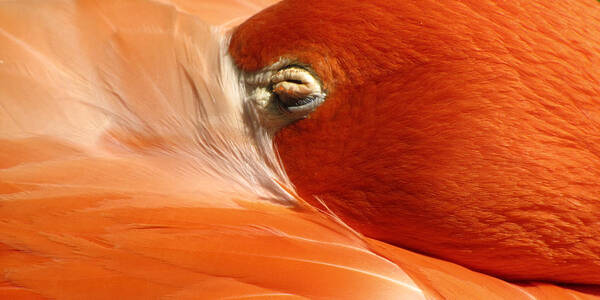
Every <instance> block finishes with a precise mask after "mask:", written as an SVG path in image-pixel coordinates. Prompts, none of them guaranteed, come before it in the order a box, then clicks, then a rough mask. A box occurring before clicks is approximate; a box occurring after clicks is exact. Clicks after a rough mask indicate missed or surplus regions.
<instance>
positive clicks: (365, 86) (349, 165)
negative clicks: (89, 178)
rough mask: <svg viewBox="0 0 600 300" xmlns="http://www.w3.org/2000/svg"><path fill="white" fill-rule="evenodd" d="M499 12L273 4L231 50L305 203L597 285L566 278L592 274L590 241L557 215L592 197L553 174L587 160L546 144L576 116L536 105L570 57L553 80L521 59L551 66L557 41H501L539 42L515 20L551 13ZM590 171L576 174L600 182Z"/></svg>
mask: <svg viewBox="0 0 600 300" xmlns="http://www.w3.org/2000/svg"><path fill="white" fill-rule="evenodd" d="M494 3H495V2H493V1H490V2H489V3H488V2H485V4H482V3H481V2H479V1H463V2H456V3H455V2H448V3H447V2H444V1H441V2H440V1H422V2H415V3H413V2H406V1H349V0H332V1H317V0H315V1H283V2H280V3H279V4H276V5H274V6H272V7H270V8H268V9H266V10H264V11H262V12H261V13H259V14H258V15H256V16H254V17H252V18H251V19H249V20H248V21H246V22H245V23H244V24H242V25H241V26H239V27H238V28H237V30H236V31H235V32H234V34H233V36H232V40H231V43H230V48H229V51H230V54H231V56H232V58H233V59H234V61H235V62H236V64H237V65H238V67H239V68H240V69H241V71H242V73H243V74H244V75H243V77H244V78H245V82H246V87H247V91H248V95H249V99H250V103H253V105H254V106H255V107H256V110H257V112H258V113H259V116H260V118H261V120H262V121H261V122H262V125H263V126H264V127H267V128H270V130H271V132H272V134H273V136H274V139H273V141H274V144H275V146H276V148H277V150H278V151H279V154H280V156H281V160H282V162H283V165H284V167H285V170H286V172H287V174H288V176H289V178H290V179H291V181H292V182H293V183H294V185H295V187H296V189H297V192H298V193H299V195H300V196H302V197H303V198H305V199H306V200H307V201H309V202H312V203H313V204H315V205H317V206H319V205H321V203H325V204H326V205H327V206H328V208H330V209H331V210H332V211H333V212H334V213H335V214H337V215H338V216H339V217H340V218H341V219H342V220H344V221H345V222H346V223H348V224H349V225H350V226H352V227H353V228H355V229H357V230H358V231H359V232H361V233H363V234H365V235H367V236H370V237H374V238H377V239H380V240H384V241H387V242H391V243H393V244H396V245H401V246H404V247H407V248H410V249H416V250H418V251H422V252H426V253H429V254H433V255H436V256H439V257H443V258H446V259H450V260H452V261H455V262H459V263H462V264H463V265H466V266H469V267H472V268H475V269H478V270H482V271H485V272H488V273H492V274H495V275H501V276H504V277H506V278H512V279H548V280H560V281H571V282H596V281H598V282H600V277H598V278H591V277H589V276H588V277H586V276H587V275H586V276H583V277H586V278H583V277H582V276H579V275H574V274H575V273H574V272H571V271H570V270H568V268H571V267H572V268H579V267H582V266H583V267H584V268H589V266H590V264H586V263H583V262H584V261H586V258H583V259H582V258H581V256H579V254H577V253H584V252H586V253H587V252H589V253H593V252H594V251H595V250H593V249H592V248H593V247H595V246H593V245H592V244H593V243H592V242H593V241H591V242H590V243H591V244H585V243H582V244H578V245H577V246H576V247H575V248H578V249H579V248H580V249H579V250H576V249H574V248H570V247H571V246H567V245H572V243H571V244H569V242H568V240H569V239H571V238H572V237H573V236H574V235H576V236H580V235H582V234H587V233H585V232H584V233H582V232H583V231H586V230H587V231H589V230H588V229H585V228H584V229H582V228H581V227H578V226H577V225H575V224H573V223H570V221H569V220H566V219H560V220H559V218H558V217H554V216H560V215H568V214H573V213H574V214H577V215H578V216H580V217H582V218H584V216H583V214H585V213H584V212H583V211H582V210H581V209H580V208H578V207H576V206H577V204H574V203H575V202H572V201H569V200H568V199H573V200H574V201H575V199H579V200H577V201H579V202H578V203H580V204H581V203H587V204H590V205H593V204H591V203H595V202H593V200H594V199H592V198H593V197H592V198H590V196H589V195H592V193H589V194H585V195H584V193H583V192H582V191H581V190H575V189H568V188H566V187H565V186H564V184H563V183H562V181H561V179H560V178H558V177H556V174H557V173H555V172H556V171H557V170H573V168H575V165H578V164H579V163H581V162H582V161H581V160H579V158H576V156H577V155H581V157H583V156H585V157H588V156H589V159H591V160H594V156H593V155H592V154H590V153H588V152H586V151H587V150H586V149H584V147H582V148H581V149H580V151H579V150H577V151H579V152H578V153H577V154H575V153H572V154H573V155H571V156H569V155H570V154H569V155H567V154H565V153H567V152H568V151H575V150H573V148H569V149H567V148H563V147H562V146H560V145H558V144H552V143H549V142H548V141H549V140H551V139H553V138H554V136H553V133H550V132H564V130H567V129H565V128H567V126H570V125H569V124H572V122H574V121H573V119H572V118H575V117H574V116H575V114H573V115H571V116H570V117H569V118H571V119H568V118H564V119H561V118H560V117H558V118H557V117H556V115H548V116H546V115H542V114H545V112H547V109H548V105H555V106H556V105H558V104H556V103H553V104H547V103H546V104H544V103H542V102H541V101H539V99H540V97H546V98H545V99H550V100H549V101H553V100H552V99H559V98H557V95H558V94H559V93H562V91H560V90H558V89H555V88H556V85H553V84H552V80H553V79H552V78H555V79H556V80H564V76H566V75H564V74H572V76H577V75H576V74H578V72H579V71H578V70H580V68H579V67H578V62H577V61H576V60H577V58H576V57H579V56H578V55H579V54H576V53H573V55H572V56H570V59H571V61H569V62H565V61H563V62H561V67H565V68H567V69H570V70H572V71H565V70H562V71H560V72H557V73H556V77H552V73H551V72H549V71H547V70H546V71H544V70H545V69H544V68H546V66H545V65H544V66H543V65H536V64H533V63H531V62H532V61H535V60H536V59H537V60H544V59H545V60H548V61H553V60H555V58H553V57H552V54H551V52H549V51H545V50H544V49H548V48H551V47H554V46H555V45H554V44H553V41H551V40H548V39H545V40H544V41H546V42H547V43H548V44H546V45H542V44H539V45H538V44H529V45H521V43H522V42H523V41H522V40H519V39H512V38H511V37H512V36H514V33H515V32H517V33H518V34H519V35H521V36H528V37H531V38H532V39H538V40H541V39H543V38H546V35H545V34H544V32H542V31H539V32H538V31H535V30H532V29H531V28H533V27H532V26H528V27H527V26H522V25H521V24H524V23H525V22H534V23H535V22H540V24H541V23H543V22H545V21H544V18H548V16H549V15H547V14H546V11H547V10H546V9H545V8H544V9H542V8H541V7H537V6H535V5H534V4H531V5H530V4H527V5H526V6H527V7H521V6H518V5H516V6H514V5H512V4H506V6H507V7H505V8H503V9H504V10H505V11H506V13H508V14H514V16H513V17H512V18H505V19H502V18H500V17H498V15H497V14H495V11H496V10H497V9H498V8H497V7H495V6H494V5H496V4H494ZM503 5H504V4H503ZM522 5H525V4H522ZM557 5H559V4H557ZM590 5H591V4H590ZM529 6H531V7H529ZM521 9H523V10H525V11H527V13H528V14H531V16H532V17H531V19H527V20H521V19H519V18H522V17H523V15H524V14H522V13H521V14H520V13H519V11H520V10H521ZM553 9H556V10H560V8H553ZM449 18H452V26H448V20H449ZM498 18H500V19H498ZM543 24H546V23H543ZM543 26H545V25H543ZM543 26H542V25H540V28H543ZM511 47H516V48H515V49H517V50H518V49H519V48H518V47H529V48H527V49H530V48H531V47H534V48H535V47H537V48H539V49H538V50H539V51H538V50H535V49H532V48H531V49H530V50H531V51H530V52H524V51H517V50H515V51H516V52H515V51H513V52H511V51H508V50H507V49H512V48H511ZM560 47H563V46H560ZM537 48H536V49H537ZM561 49H563V48H561ZM544 55H546V56H544ZM589 72H595V71H592V70H591V69H590V70H589V71H588V73H589ZM541 74H545V75H544V76H545V77H544V76H541ZM573 74H575V75H573ZM569 76H571V75H569ZM541 78H547V79H548V82H544V79H541ZM570 80H579V79H577V78H572V79H570ZM532 89H534V90H532ZM536 89H537V90H536ZM544 93H546V94H544ZM573 95H574V93H571V94H570V95H569V97H573ZM544 107H545V108H544ZM535 111H538V112H539V113H536V112H535ZM565 116H566V115H565ZM544 118H546V119H544ZM548 118H556V119H553V120H554V121H551V122H550V121H548ZM582 120H584V119H582ZM549 122H550V123H549ZM569 122H570V123H569ZM584 122H585V121H582V122H580V124H583V123H584ZM561 124H563V125H564V126H565V127H561V126H563V125H561ZM568 130H570V129H568ZM590 130H593V127H590ZM573 132H576V131H575V130H574V131H573ZM583 140H584V139H582V141H583ZM582 143H583V142H582ZM565 145H566V144H565ZM536 149H545V150H544V151H538V150H536ZM569 153H571V152H569ZM549 155H550V156H552V155H554V157H561V159H557V160H549V157H550V156H549ZM581 167H582V168H583V167H584V165H581ZM569 168H570V169H569ZM588 170H589V168H588ZM586 174H587V173H586ZM586 174H583V173H581V175H582V177H581V178H577V179H576V180H579V181H581V182H593V181H594V180H595V179H594V178H595V177H594V176H597V175H600V174H596V175H594V174H591V173H590V174H587V175H586ZM588 175H589V176H588ZM586 176H587V177H586ZM583 177H586V178H583ZM588 177H589V178H588ZM586 195H587V196H586ZM581 199H586V200H583V202H581V201H580V200H581ZM587 204H584V205H587ZM585 218H595V217H594V216H592V215H589V216H585ZM559 223H560V224H559ZM563 225H564V226H563ZM569 228H571V229H569ZM573 228H578V229H573ZM582 230H583V231H582ZM590 230H591V229H590ZM594 230H595V229H594ZM550 232H551V233H550ZM588 233H590V232H588ZM590 234H591V233H590ZM590 251H591V252H590ZM596 253H597V252H596ZM524 261H527V262H526V263H524ZM561 261H562V262H567V261H568V262H569V263H567V264H565V263H560V262H561ZM587 261H589V260H587ZM569 264H570V266H569ZM593 268H597V270H600V262H598V263H597V264H595V265H594V267H593ZM573 270H574V269H573ZM594 272H595V273H597V274H598V272H596V271H594ZM591 273H592V272H591V271H590V272H589V273H588V274H591ZM565 274H566V275H565ZM592 277H593V276H592Z"/></svg>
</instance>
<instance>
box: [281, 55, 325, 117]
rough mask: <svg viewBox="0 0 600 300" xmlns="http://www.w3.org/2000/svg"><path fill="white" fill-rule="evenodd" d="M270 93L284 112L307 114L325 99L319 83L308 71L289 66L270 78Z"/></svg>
mask: <svg viewBox="0 0 600 300" xmlns="http://www.w3.org/2000/svg"><path fill="white" fill-rule="evenodd" d="M271 85H272V92H273V94H275V95H276V96H277V98H278V100H279V105H280V106H281V107H282V108H283V109H285V110H286V111H288V112H290V113H293V114H299V113H304V114H308V113H310V112H312V111H313V110H314V109H315V108H316V107H317V106H319V105H320V104H321V103H322V102H323V100H324V99H325V93H324V92H323V91H322V89H321V84H320V83H319V81H318V80H317V79H316V78H315V76H313V74H311V73H310V72H309V71H308V70H306V69H304V68H301V67H296V66H291V67H286V68H283V69H281V70H279V71H277V72H276V73H275V74H273V76H271Z"/></svg>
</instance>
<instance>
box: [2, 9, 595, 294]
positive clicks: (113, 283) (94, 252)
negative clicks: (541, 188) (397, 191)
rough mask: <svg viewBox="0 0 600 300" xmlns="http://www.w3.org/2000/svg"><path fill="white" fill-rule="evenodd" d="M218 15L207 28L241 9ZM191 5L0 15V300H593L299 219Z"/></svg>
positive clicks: (325, 220)
mask: <svg viewBox="0 0 600 300" xmlns="http://www.w3.org/2000/svg"><path fill="white" fill-rule="evenodd" d="M182 3H183V4H186V5H187V6H185V5H183V4H182ZM219 3H220V5H224V2H222V1H219ZM230 4H231V5H235V6H234V8H235V9H225V10H220V16H221V18H222V19H221V20H222V22H213V23H219V24H221V23H226V26H227V27H230V26H231V24H232V23H230V21H231V20H239V19H238V18H240V17H242V16H244V15H248V14H251V13H253V12H254V10H253V9H255V7H254V6H248V7H251V8H252V9H242V8H243V7H244V6H240V5H239V4H237V3H233V2H231V3H230ZM203 5H206V3H202V4H199V5H198V6H196V7H195V6H194V3H193V2H186V3H184V2H183V1H177V3H175V4H174V5H171V4H170V3H169V2H167V1H142V0H137V1H118V0H114V1H110V0H103V1H16V2H15V1H11V2H0V16H1V17H0V49H2V50H1V51H0V111H1V115H0V116H1V117H0V123H1V124H2V125H1V126H0V137H1V138H0V298H6V299H115V298H127V299H156V298H167V299H198V298H205V299H250V298H251V299H260V298H268V299H278V298H285V299H303V298H311V299H331V298H336V299H341V298H346V299H368V298H377V299H397V298H402V299H422V298H423V297H424V296H425V297H430V298H457V297H462V296H463V295H469V296H473V297H474V298H477V297H479V298H485V299H492V298H494V297H495V298H498V299H501V298H503V297H504V298H506V297H510V298H511V299H520V298H521V299H531V297H533V296H535V297H537V298H539V299H545V298H544V297H545V296H544V295H548V294H549V293H551V294H552V295H553V297H557V299H558V297H564V298H565V299H571V298H572V297H579V298H581V299H586V298H588V299H593V298H594V296H593V293H594V292H593V291H586V292H578V291H576V290H573V289H571V288H564V287H557V286H552V285H546V284H537V283H532V284H531V286H517V285H513V284H509V283H506V282H503V281H501V280H499V279H495V278H492V277H489V276H486V275H482V274H479V273H476V272H473V271H469V270H467V269H465V268H462V267H459V266H456V265H454V264H451V263H447V262H442V261H438V260H435V259H431V258H427V257H424V256H422V255H419V254H415V253H411V252H409V251H405V250H402V249H399V248H396V247H393V246H390V245H387V244H384V243H381V242H377V241H372V240H368V239H364V238H363V237H361V236H360V235H357V234H355V233H354V232H353V231H351V230H349V229H348V228H347V227H345V226H344V225H343V224H341V223H339V222H338V221H336V219H335V218H330V217H329V216H328V215H327V214H323V213H319V212H318V211H316V210H315V209H312V208H310V207H308V206H306V205H304V204H303V203H302V201H301V200H300V199H298V198H295V197H294V196H292V194H294V192H293V190H291V189H290V188H289V187H286V185H287V181H286V178H285V174H282V173H281V170H280V169H278V167H277V163H276V158H275V157H274V156H273V154H272V152H269V151H270V148H269V147H270V144H269V143H264V141H262V142H261V139H263V138H264V137H261V135H260V134H261V133H257V132H254V131H252V130H254V129H255V127H252V126H249V124H248V123H247V121H248V120H247V119H244V117H243V116H242V106H243V105H242V102H241V99H240V98H239V92H240V91H238V90H237V89H238V87H237V82H236V80H235V78H232V77H230V76H231V75H232V69H231V68H230V67H231V66H230V65H228V62H227V58H226V56H225V54H224V50H225V46H226V45H224V41H225V39H224V33H223V32H222V31H220V30H217V29H216V28H213V27H208V26H207V25H206V24H205V23H204V22H202V20H209V19H210V18H215V17H216V15H212V14H211V15H210V16H203V15H201V14H200V13H202V7H203ZM188 12H194V14H189V13H188ZM242 12H243V14H242ZM197 14H200V15H197ZM205 17H206V19H205ZM213 20H214V19H213ZM234 22H235V21H234ZM257 139H258V140H257ZM274 160H275V161H274ZM280 186H281V187H280ZM405 270H407V271H406V272H405ZM407 272H408V274H409V275H410V276H412V277H413V278H414V279H411V278H409V276H407ZM413 280H414V281H413Z"/></svg>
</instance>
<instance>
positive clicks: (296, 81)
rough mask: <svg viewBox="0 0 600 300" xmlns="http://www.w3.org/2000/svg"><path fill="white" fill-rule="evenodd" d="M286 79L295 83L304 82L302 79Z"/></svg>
mask: <svg viewBox="0 0 600 300" xmlns="http://www.w3.org/2000/svg"><path fill="white" fill-rule="evenodd" d="M285 81H287V82H291V83H295V84H304V82H302V80H296V79H286V80H285Z"/></svg>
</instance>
